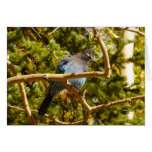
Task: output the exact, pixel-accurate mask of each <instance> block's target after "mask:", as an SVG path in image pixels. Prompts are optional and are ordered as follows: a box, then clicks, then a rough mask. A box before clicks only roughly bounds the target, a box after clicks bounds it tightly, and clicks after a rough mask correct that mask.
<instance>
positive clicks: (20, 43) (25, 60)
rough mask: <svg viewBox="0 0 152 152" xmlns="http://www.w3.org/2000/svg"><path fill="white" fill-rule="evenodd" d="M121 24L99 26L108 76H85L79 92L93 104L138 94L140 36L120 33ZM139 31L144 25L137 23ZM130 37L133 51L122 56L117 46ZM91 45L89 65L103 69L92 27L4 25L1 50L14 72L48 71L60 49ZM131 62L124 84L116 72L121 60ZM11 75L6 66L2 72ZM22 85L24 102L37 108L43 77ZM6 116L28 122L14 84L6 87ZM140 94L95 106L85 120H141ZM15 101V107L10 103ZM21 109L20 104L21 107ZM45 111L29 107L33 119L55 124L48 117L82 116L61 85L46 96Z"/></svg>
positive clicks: (140, 84) (103, 122)
mask: <svg viewBox="0 0 152 152" xmlns="http://www.w3.org/2000/svg"><path fill="white" fill-rule="evenodd" d="M124 30H127V29H123V28H118V27H105V28H99V32H100V34H101V37H102V39H103V40H104V43H105V45H106V48H107V50H108V54H109V59H110V64H111V75H110V78H108V79H106V78H98V77H94V78H87V81H86V83H85V85H84V86H83V87H82V88H81V89H80V93H81V94H83V91H84V90H85V89H86V90H87V94H86V101H87V103H88V104H89V105H90V106H91V107H93V106H97V105H102V104H107V103H110V102H112V101H117V100H122V99H127V98H131V97H136V96H139V95H144V89H145V82H144V80H145V72H144V54H145V37H144V36H143V35H140V34H139V33H138V32H134V33H135V38H134V40H124V39H123V32H124ZM138 30H139V31H140V32H142V33H144V30H145V29H144V28H143V27H140V28H139V29H138ZM129 43H134V49H133V57H132V58H129V59H127V60H126V59H124V57H123V53H122V51H121V50H122V48H123V47H124V45H126V44H129ZM92 46H96V48H95V57H94V58H95V60H96V62H97V64H94V63H91V64H90V66H89V71H101V72H104V59H103V54H102V51H101V48H100V45H99V44H98V42H97V41H96V39H95V38H94V32H93V28H87V30H86V28H84V27H58V28H55V27H8V28H7V56H8V60H9V61H10V62H11V63H12V65H13V66H14V68H15V69H16V71H17V73H18V75H28V74H41V73H42V74H44V73H49V74H54V73H55V72H56V68H57V64H58V63H59V60H60V59H62V58H64V57H65V56H66V55H69V54H75V53H77V52H80V51H82V50H84V49H86V48H90V47H92ZM130 62H131V63H133V66H134V67H133V70H134V84H132V85H131V86H128V85H127V82H126V77H125V76H122V75H121V72H120V71H121V69H122V68H124V66H123V65H124V63H130ZM12 76H14V74H13V73H12V71H11V70H10V69H9V68H8V69H7V77H8V78H10V77H12ZM23 84H24V88H25V92H26V96H27V99H28V103H29V107H30V109H31V111H32V110H38V109H39V107H40V105H41V103H42V101H43V99H44V98H45V96H46V94H47V91H48V86H49V82H48V81H35V82H24V83H23ZM7 103H8V109H7V116H8V118H7V121H8V125H30V124H31V121H30V120H29V119H28V115H27V114H26V112H25V111H24V110H23V109H24V104H23V102H22V96H21V93H20V88H19V86H18V84H13V85H9V86H8V88H7ZM144 106H145V104H144V99H139V100H135V101H133V102H126V103H123V104H118V105H114V106H112V107H110V108H105V109H102V110H99V111H95V112H93V113H91V114H90V115H89V119H88V121H87V122H86V123H85V124H86V125H144V123H145V117H144V116H145V111H144V109H145V108H144ZM15 107H16V108H15ZM21 109H22V110H21ZM47 114H48V115H49V116H50V117H52V118H53V119H50V118H48V117H42V116H39V115H38V113H37V112H33V111H32V115H33V117H34V119H35V121H36V123H37V124H46V125H57V124H58V123H57V122H56V121H54V119H56V118H57V119H58V120H60V121H62V122H76V121H80V120H83V119H84V118H85V114H86V111H85V109H84V108H83V107H82V105H81V104H80V102H79V100H78V99H77V98H76V97H75V95H74V94H73V93H72V92H67V90H64V91H62V92H60V94H59V95H57V96H56V97H55V98H54V99H53V100H52V102H51V105H50V107H49V109H48V112H47Z"/></svg>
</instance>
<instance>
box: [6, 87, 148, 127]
mask: <svg viewBox="0 0 152 152" xmlns="http://www.w3.org/2000/svg"><path fill="white" fill-rule="evenodd" d="M68 85H69V84H68ZM70 88H71V86H70ZM77 93H78V92H77ZM84 94H85V92H84ZM144 98H145V96H137V97H132V98H128V99H124V100H118V101H113V102H110V103H108V104H103V105H99V106H96V107H92V108H91V107H90V108H91V109H90V108H89V109H88V112H87V115H86V118H85V119H84V120H82V121H77V122H62V121H60V120H58V119H56V118H52V117H50V116H49V115H48V114H45V115H44V116H45V117H46V118H48V119H51V120H53V121H54V122H55V123H57V124H60V125H80V124H84V123H85V122H87V120H88V119H89V116H90V114H91V113H92V112H95V111H99V110H102V109H106V108H110V107H112V106H114V105H118V104H122V103H126V102H133V101H135V100H138V99H144ZM84 101H85V100H84V99H82V100H81V103H82V104H87V103H86V102H84ZM7 106H8V107H10V108H13V109H16V110H19V111H22V112H25V109H22V108H20V107H17V106H13V105H10V104H7ZM88 106H89V105H88ZM31 111H32V112H36V113H38V110H31Z"/></svg>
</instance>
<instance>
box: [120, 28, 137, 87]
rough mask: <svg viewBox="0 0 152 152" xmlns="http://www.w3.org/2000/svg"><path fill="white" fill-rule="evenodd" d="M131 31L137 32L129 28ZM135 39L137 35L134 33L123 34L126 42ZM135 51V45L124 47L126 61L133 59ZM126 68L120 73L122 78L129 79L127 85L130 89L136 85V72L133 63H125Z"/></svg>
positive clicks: (125, 31)
mask: <svg viewBox="0 0 152 152" xmlns="http://www.w3.org/2000/svg"><path fill="white" fill-rule="evenodd" d="M129 29H133V30H135V28H129ZM134 38H135V33H134V32H130V31H127V30H124V32H123V39H124V40H134ZM133 49H134V43H129V44H126V45H124V47H123V48H122V50H121V51H122V53H123V57H124V59H125V60H126V59H128V58H131V57H133ZM123 66H124V68H122V69H121V70H120V73H121V75H122V76H125V77H126V78H127V80H126V81H127V84H128V87H129V86H131V85H132V84H134V70H133V63H131V62H130V63H124V65H123Z"/></svg>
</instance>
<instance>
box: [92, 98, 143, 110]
mask: <svg viewBox="0 0 152 152" xmlns="http://www.w3.org/2000/svg"><path fill="white" fill-rule="evenodd" d="M144 98H145V96H144V95H142V96H137V97H131V98H128V99H124V100H117V101H113V102H110V103H108V104H102V105H99V106H95V107H92V108H91V112H94V111H99V110H101V109H105V108H109V107H111V106H114V105H118V104H122V103H126V102H132V101H135V100H138V99H144Z"/></svg>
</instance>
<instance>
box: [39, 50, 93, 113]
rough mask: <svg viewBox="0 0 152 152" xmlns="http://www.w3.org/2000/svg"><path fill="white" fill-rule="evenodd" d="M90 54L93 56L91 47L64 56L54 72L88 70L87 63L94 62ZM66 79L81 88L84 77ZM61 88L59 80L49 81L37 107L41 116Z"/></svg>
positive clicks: (62, 86)
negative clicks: (47, 87)
mask: <svg viewBox="0 0 152 152" xmlns="http://www.w3.org/2000/svg"><path fill="white" fill-rule="evenodd" d="M92 56H93V48H90V49H88V50H84V51H82V52H79V53H77V54H75V55H69V56H67V57H66V58H63V59H62V60H61V61H60V62H59V64H58V66H57V71H56V73H57V74H63V73H80V72H88V66H89V63H90V62H95V61H93V60H92ZM68 81H69V82H70V83H71V84H72V85H73V86H74V87H76V88H81V87H82V86H83V85H84V83H85V81H86V78H77V79H68ZM63 89H65V86H64V83H63V82H61V81H52V82H51V84H50V88H49V92H48V94H47V96H46V98H45V99H44V101H43V103H42V104H41V106H40V108H39V115H41V116H43V115H44V114H45V113H46V111H47V109H48V107H49V104H50V102H51V100H52V98H53V97H54V96H55V95H57V94H58V93H59V92H60V91H61V90H63Z"/></svg>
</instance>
